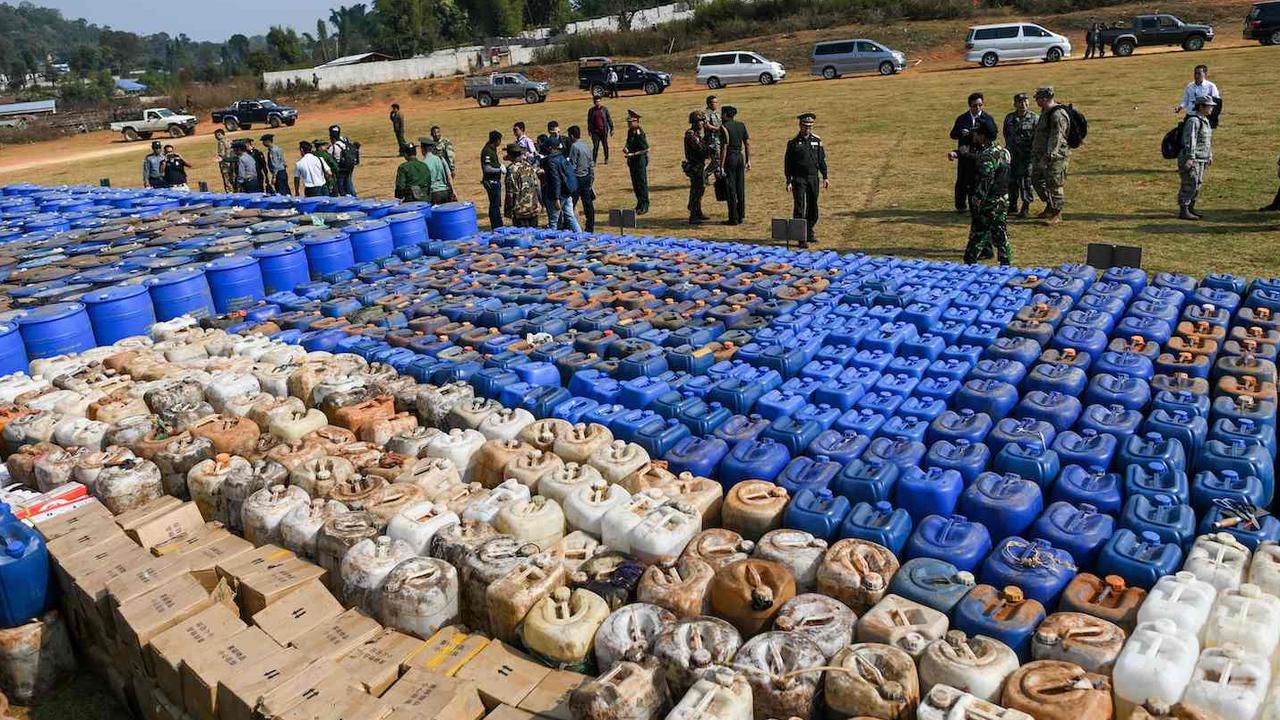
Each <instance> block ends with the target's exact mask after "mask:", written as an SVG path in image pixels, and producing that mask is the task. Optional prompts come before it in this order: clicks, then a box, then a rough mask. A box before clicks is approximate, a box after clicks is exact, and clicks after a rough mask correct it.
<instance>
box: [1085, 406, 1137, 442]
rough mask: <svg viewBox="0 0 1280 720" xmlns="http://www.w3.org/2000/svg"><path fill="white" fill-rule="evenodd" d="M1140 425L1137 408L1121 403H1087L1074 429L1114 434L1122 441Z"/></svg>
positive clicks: (1134, 432) (1131, 434)
mask: <svg viewBox="0 0 1280 720" xmlns="http://www.w3.org/2000/svg"><path fill="white" fill-rule="evenodd" d="M1141 425H1142V413H1140V412H1138V411H1137V410H1130V409H1128V408H1126V407H1124V406H1123V405H1088V406H1086V407H1085V409H1084V412H1082V413H1081V414H1080V419H1079V420H1078V421H1077V422H1076V429H1077V430H1086V429H1088V430H1093V431H1095V432H1099V433H1106V434H1108V435H1114V436H1115V438H1116V441H1117V442H1120V443H1123V442H1125V441H1126V440H1128V439H1129V438H1130V437H1131V436H1133V435H1135V434H1137V432H1138V428H1139V426H1141Z"/></svg>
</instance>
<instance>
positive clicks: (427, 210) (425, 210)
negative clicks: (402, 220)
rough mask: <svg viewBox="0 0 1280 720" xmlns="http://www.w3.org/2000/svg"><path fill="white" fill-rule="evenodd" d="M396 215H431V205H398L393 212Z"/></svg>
mask: <svg viewBox="0 0 1280 720" xmlns="http://www.w3.org/2000/svg"><path fill="white" fill-rule="evenodd" d="M393 213H394V214H396V215H404V214H406V213H422V214H423V215H430V214H431V203H429V202H407V203H400V205H399V206H397V207H396V209H395V210H394V211H393Z"/></svg>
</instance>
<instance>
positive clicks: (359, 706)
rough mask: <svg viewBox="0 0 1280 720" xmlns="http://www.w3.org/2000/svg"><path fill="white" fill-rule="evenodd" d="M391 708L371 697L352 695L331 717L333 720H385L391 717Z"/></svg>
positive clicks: (384, 702)
mask: <svg viewBox="0 0 1280 720" xmlns="http://www.w3.org/2000/svg"><path fill="white" fill-rule="evenodd" d="M393 710H395V708H393V707H391V705H390V704H389V703H387V702H386V701H385V700H380V699H378V698H376V697H374V696H372V695H358V694H352V695H348V696H347V702H346V703H345V704H344V705H343V706H342V707H341V708H340V709H339V710H338V712H337V714H336V715H334V716H333V720H386V719H387V718H389V717H391V713H392V711H393Z"/></svg>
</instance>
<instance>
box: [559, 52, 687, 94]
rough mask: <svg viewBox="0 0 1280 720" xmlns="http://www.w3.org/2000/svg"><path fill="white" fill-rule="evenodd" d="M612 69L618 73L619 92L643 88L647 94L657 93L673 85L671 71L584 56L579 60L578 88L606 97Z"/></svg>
mask: <svg viewBox="0 0 1280 720" xmlns="http://www.w3.org/2000/svg"><path fill="white" fill-rule="evenodd" d="M611 69H612V70H614V71H615V72H617V73H618V86H617V90H618V91H619V92H621V91H623V90H643V91H644V94H645V95H657V94H659V93H661V92H662V91H664V90H666V89H667V88H668V87H670V86H671V73H664V72H658V71H657V70H650V69H649V68H647V67H645V66H643V65H637V64H636V63H616V62H612V61H611V60H609V58H583V59H582V60H580V61H579V62H578V88H579V89H582V90H590V91H591V94H592V95H593V96H594V97H604V96H605V95H606V94H608V92H609V70H611Z"/></svg>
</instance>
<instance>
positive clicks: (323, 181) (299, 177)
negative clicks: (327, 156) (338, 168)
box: [293, 140, 331, 197]
mask: <svg viewBox="0 0 1280 720" xmlns="http://www.w3.org/2000/svg"><path fill="white" fill-rule="evenodd" d="M311 150H312V148H311V143H309V142H306V141H305V140H304V141H302V142H300V143H298V153H299V154H300V155H301V156H302V157H301V158H299V159H298V162H297V163H295V164H294V166H293V194H294V195H302V196H304V197H322V196H325V195H328V194H329V181H330V177H329V175H330V174H331V173H330V170H329V166H328V165H326V164H325V162H324V161H323V160H321V159H320V158H318V157H316V156H315V155H314V154H313V153H312V152H311Z"/></svg>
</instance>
